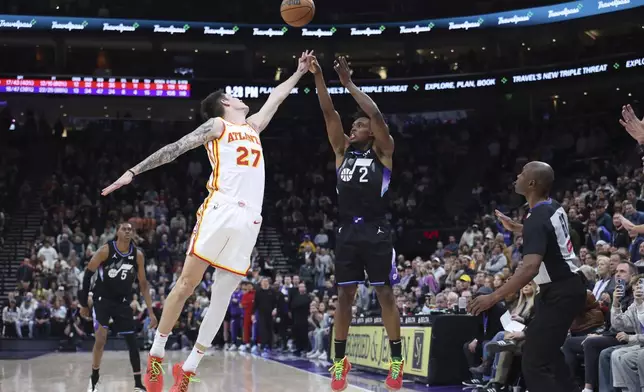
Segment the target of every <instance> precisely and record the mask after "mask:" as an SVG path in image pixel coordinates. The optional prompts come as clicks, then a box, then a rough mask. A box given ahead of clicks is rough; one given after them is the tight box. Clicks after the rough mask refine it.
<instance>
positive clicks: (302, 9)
mask: <svg viewBox="0 0 644 392" xmlns="http://www.w3.org/2000/svg"><path fill="white" fill-rule="evenodd" d="M280 13H281V14H282V19H284V22H286V24H288V25H289V26H293V27H302V26H306V25H307V24H309V22H311V20H312V19H313V15H315V4H314V3H313V0H282V5H281V6H280Z"/></svg>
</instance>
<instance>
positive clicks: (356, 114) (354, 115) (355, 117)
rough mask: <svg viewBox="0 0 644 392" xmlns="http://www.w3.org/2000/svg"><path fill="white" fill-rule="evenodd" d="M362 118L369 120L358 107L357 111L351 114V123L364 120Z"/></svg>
mask: <svg viewBox="0 0 644 392" xmlns="http://www.w3.org/2000/svg"><path fill="white" fill-rule="evenodd" d="M364 117H366V118H369V116H367V113H365V111H364V110H362V108H361V107H359V106H358V109H357V110H356V112H355V113H354V114H353V121H355V120H357V119H359V118H364Z"/></svg>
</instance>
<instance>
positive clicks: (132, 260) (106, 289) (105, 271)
mask: <svg viewBox="0 0 644 392" xmlns="http://www.w3.org/2000/svg"><path fill="white" fill-rule="evenodd" d="M107 246H108V247H109V256H108V258H107V260H105V261H104V262H103V263H102V264H101V266H100V267H99V268H98V274H97V275H95V278H94V279H95V280H94V284H93V285H92V288H91V292H92V295H93V296H92V299H93V301H94V304H93V307H94V310H93V313H94V328H95V329H96V328H98V325H102V326H103V327H105V328H108V326H109V321H110V319H112V320H113V321H114V323H113V324H112V325H111V326H109V327H110V329H111V330H114V331H116V332H120V333H132V331H134V321H133V313H132V308H131V307H130V302H131V301H132V285H133V284H134V282H135V281H136V280H137V276H138V265H137V262H136V256H137V248H136V247H135V246H134V244H133V243H132V242H130V248H129V250H128V252H127V253H122V252H121V251H119V250H118V248H117V246H116V241H110V242H108V243H107Z"/></svg>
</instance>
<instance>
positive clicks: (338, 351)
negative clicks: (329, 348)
mask: <svg viewBox="0 0 644 392" xmlns="http://www.w3.org/2000/svg"><path fill="white" fill-rule="evenodd" d="M333 345H334V346H335V359H342V358H344V356H345V355H346V354H345V353H346V351H347V341H346V340H333Z"/></svg>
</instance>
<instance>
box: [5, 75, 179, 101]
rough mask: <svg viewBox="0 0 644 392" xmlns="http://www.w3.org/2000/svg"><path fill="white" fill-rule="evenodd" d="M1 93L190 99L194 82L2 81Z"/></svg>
mask: <svg viewBox="0 0 644 392" xmlns="http://www.w3.org/2000/svg"><path fill="white" fill-rule="evenodd" d="M0 93H9V94H15V93H17V94H20V93H23V94H62V95H111V96H129V97H148V98H152V97H172V98H189V97H190V83H189V82H188V81H187V80H174V79H137V78H99V77H88V76H71V77H67V76H64V77H59V76H52V77H50V78H48V79H45V78H38V79H34V78H25V77H23V76H16V77H15V78H12V79H6V78H1V79H0Z"/></svg>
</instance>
